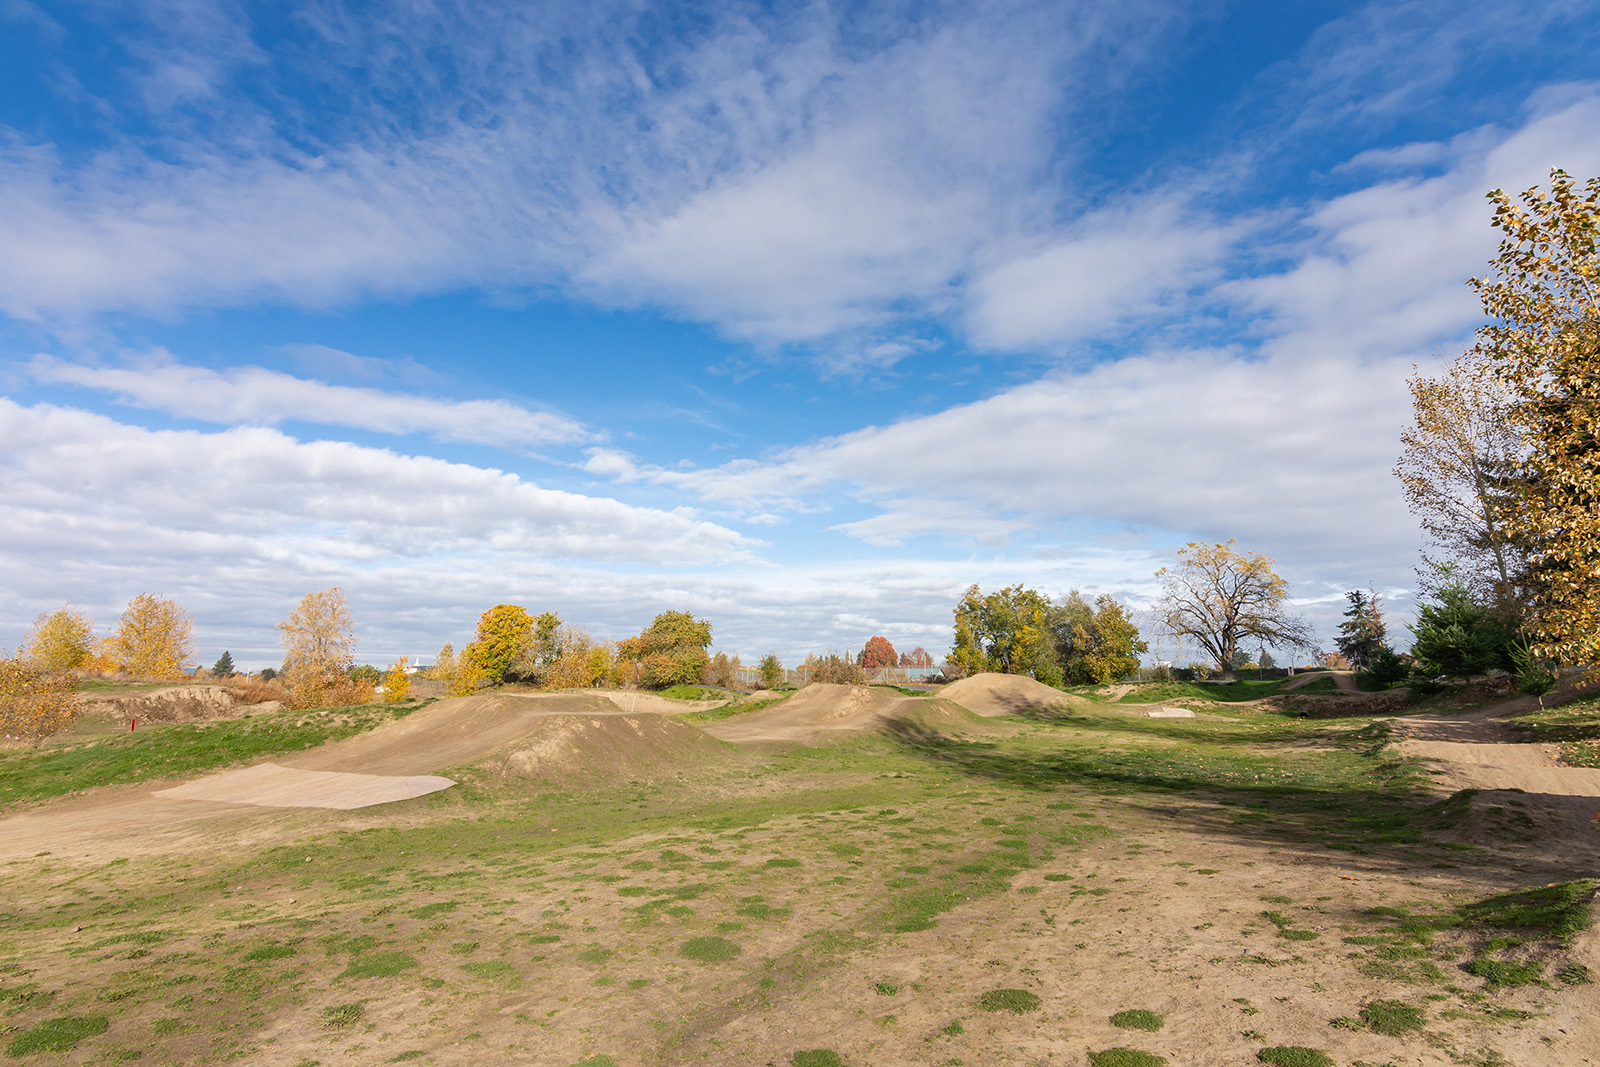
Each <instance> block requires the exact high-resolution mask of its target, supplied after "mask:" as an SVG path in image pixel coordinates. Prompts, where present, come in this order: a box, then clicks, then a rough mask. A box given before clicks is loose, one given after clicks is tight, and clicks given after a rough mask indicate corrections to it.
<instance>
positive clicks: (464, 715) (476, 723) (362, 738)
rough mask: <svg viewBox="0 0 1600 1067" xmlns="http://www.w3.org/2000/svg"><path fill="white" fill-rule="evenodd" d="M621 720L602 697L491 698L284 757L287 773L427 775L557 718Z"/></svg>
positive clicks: (467, 700) (458, 702) (453, 704)
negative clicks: (297, 769)
mask: <svg viewBox="0 0 1600 1067" xmlns="http://www.w3.org/2000/svg"><path fill="white" fill-rule="evenodd" d="M573 714H577V715H607V716H612V715H621V714H622V711H621V710H620V709H619V708H618V707H617V706H616V705H615V704H613V703H612V702H611V701H610V700H608V699H606V698H605V697H604V696H602V695H600V694H598V693H527V694H523V693H490V694H485V695H482V696H470V697H456V698H454V699H451V700H441V701H439V702H438V703H436V704H430V705H429V706H427V707H426V708H423V709H422V710H421V711H416V712H413V713H412V714H410V715H408V716H406V717H405V718H403V719H401V720H399V721H398V722H392V723H390V724H389V725H387V726H380V727H379V728H378V729H376V730H373V731H372V732H371V733H366V734H361V735H359V736H357V737H352V738H349V739H348V740H345V741H336V742H334V743H333V744H331V745H323V746H322V747H320V748H316V749H312V750H311V751H309V752H301V753H296V754H294V755H292V756H284V757H283V758H281V759H279V760H277V761H276V762H277V763H278V764H279V765H280V766H284V767H300V768H303V769H305V770H311V771H353V772H356V773H360V774H427V773H428V772H430V771H438V770H443V769H444V768H446V767H450V766H454V765H455V764H458V763H470V762H472V761H473V760H478V759H482V758H483V757H485V756H487V755H489V754H491V753H493V752H496V751H498V750H499V749H502V748H504V747H505V746H507V745H509V744H511V743H513V742H515V741H518V740H520V739H521V738H524V737H527V736H528V735H529V734H531V733H532V732H533V731H534V729H535V727H537V726H538V725H539V723H540V721H541V720H544V719H548V718H550V717H551V716H553V715H573Z"/></svg>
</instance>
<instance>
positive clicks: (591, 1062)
mask: <svg viewBox="0 0 1600 1067" xmlns="http://www.w3.org/2000/svg"><path fill="white" fill-rule="evenodd" d="M572 1067H617V1061H616V1060H614V1059H612V1058H611V1057H610V1056H606V1055H599V1056H589V1057H587V1058H586V1059H581V1060H579V1061H578V1062H577V1063H574V1064H573V1065H572Z"/></svg>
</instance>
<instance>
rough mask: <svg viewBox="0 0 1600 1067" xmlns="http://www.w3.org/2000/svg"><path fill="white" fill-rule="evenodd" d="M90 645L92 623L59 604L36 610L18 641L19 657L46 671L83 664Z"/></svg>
mask: <svg viewBox="0 0 1600 1067" xmlns="http://www.w3.org/2000/svg"><path fill="white" fill-rule="evenodd" d="M93 644H94V622H93V621H92V620H91V619H90V618H89V616H87V615H84V614H83V613H81V612H75V611H69V610H68V609H67V608H66V607H61V608H58V609H56V610H55V611H53V612H51V613H49V614H48V615H47V614H44V613H42V612H41V613H40V615H39V617H38V618H37V619H35V620H34V623H33V628H32V629H30V630H29V631H28V636H27V637H26V638H25V639H24V640H23V642H22V659H24V660H26V661H27V662H28V663H29V664H31V665H32V666H35V667H38V668H40V669H41V670H46V671H70V670H73V669H75V668H78V667H82V666H84V665H85V664H86V663H87V662H88V660H89V655H90V651H91V649H92V646H93Z"/></svg>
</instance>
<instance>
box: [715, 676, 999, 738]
mask: <svg viewBox="0 0 1600 1067" xmlns="http://www.w3.org/2000/svg"><path fill="white" fill-rule="evenodd" d="M977 722H978V720H976V719H975V718H974V717H973V715H972V714H971V712H969V711H967V710H966V709H965V708H962V707H959V706H957V705H955V704H953V703H951V702H950V701H947V700H941V699H938V698H934V697H910V696H905V695H903V694H901V693H897V692H895V691H894V690H893V689H885V688H881V687H876V686H864V685H825V684H816V685H808V686H806V687H805V688H804V689H802V690H800V691H799V692H798V693H796V694H794V696H792V697H790V698H789V699H788V700H785V701H784V702H783V703H781V704H775V705H773V706H772V707H770V708H763V709H762V710H760V711H753V712H750V713H749V714H746V715H736V716H734V717H732V718H729V719H723V720H722V721H721V722H716V723H712V724H711V725H709V726H707V727H706V728H705V731H706V733H708V734H711V735H712V736H713V737H720V738H722V739H723V740H724V741H732V742H734V743H735V744H740V745H749V744H757V745H759V744H765V743H781V744H801V745H818V744H826V743H828V742H829V741H837V740H839V739H841V738H843V737H848V736H851V735H854V734H863V733H896V734H898V733H902V732H905V728H906V727H907V726H912V727H916V728H918V729H926V730H931V731H938V732H953V731H955V730H956V729H957V728H966V729H969V730H970V729H972V728H973V727H974V726H975V725H976V724H977ZM895 724H900V725H895Z"/></svg>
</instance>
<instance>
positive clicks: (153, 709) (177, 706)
mask: <svg viewBox="0 0 1600 1067" xmlns="http://www.w3.org/2000/svg"><path fill="white" fill-rule="evenodd" d="M78 699H79V702H80V703H82V704H83V706H84V710H85V711H86V712H98V713H100V714H108V715H110V716H114V717H115V718H118V719H120V720H122V721H123V722H129V721H130V720H134V719H137V720H138V721H139V722H142V723H158V722H208V721H210V720H212V719H227V718H232V717H233V716H235V715H239V714H241V713H242V712H245V711H251V712H262V711H277V710H278V708H279V707H281V705H280V704H278V703H277V702H276V701H271V702H268V703H265V704H257V705H254V706H248V705H244V704H241V703H239V701H238V700H236V699H235V698H234V690H232V689H231V688H229V687H228V686H225V685H173V686H166V687H163V688H161V689H151V690H148V691H146V692H143V693H116V694H109V693H108V694H98V693H86V694H83V695H82V696H80V697H79V698H78Z"/></svg>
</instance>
